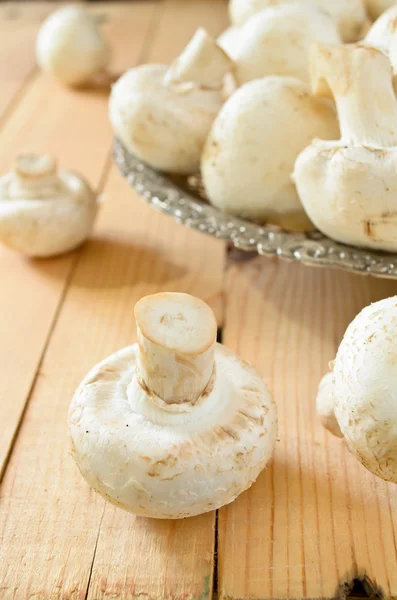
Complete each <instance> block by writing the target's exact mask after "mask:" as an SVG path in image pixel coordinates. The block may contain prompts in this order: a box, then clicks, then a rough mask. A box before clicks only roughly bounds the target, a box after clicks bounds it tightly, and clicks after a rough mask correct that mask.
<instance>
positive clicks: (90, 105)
mask: <svg viewBox="0 0 397 600" xmlns="http://www.w3.org/2000/svg"><path fill="white" fill-rule="evenodd" d="M53 7H54V6H53ZM101 7H102V11H106V12H107V13H108V14H109V17H110V20H109V25H108V26H107V27H108V35H109V39H111V40H112V43H113V47H114V65H115V68H120V69H121V68H126V67H127V66H128V65H130V64H133V63H134V62H136V61H137V60H138V59H139V56H140V53H141V52H142V49H143V45H144V42H145V39H146V34H147V33H148V31H149V26H150V23H151V19H152V16H153V10H154V4H153V3H145V4H138V5H136V6H135V5H134V6H130V7H128V6H125V5H114V6H110V7H109V6H108V5H106V4H104V5H101ZM18 10H21V9H20V8H19V9H18ZM29 10H30V9H29ZM126 22H128V23H129V27H128V29H127V27H126ZM31 52H33V46H32V48H31ZM0 77H1V69H0ZM111 145H112V132H111V128H110V125H109V123H108V120H107V96H106V95H105V94H103V93H102V92H92V91H91V92H90V91H85V92H83V91H79V92H77V91H74V90H69V89H65V88H63V87H61V86H59V85H57V84H56V83H55V82H54V81H52V80H50V79H49V78H48V77H46V76H37V77H36V78H35V80H34V81H32V82H31V85H30V87H29V89H28V91H27V92H26V94H25V95H24V97H23V98H21V99H20V102H19V103H18V105H17V106H16V108H15V110H14V111H13V113H12V115H11V116H10V118H9V119H8V120H7V122H6V124H5V125H4V127H3V129H2V131H1V133H0V172H1V173H4V172H6V171H7V170H9V168H10V166H11V162H12V160H13V158H14V157H15V155H16V154H18V153H22V152H29V151H36V152H37V151H38V152H40V151H44V152H51V153H53V154H54V155H55V156H57V157H58V159H59V162H60V164H61V165H63V166H67V167H68V168H72V169H76V170H77V171H79V172H81V173H83V174H84V175H85V176H86V177H87V179H88V180H89V181H90V182H91V183H92V185H94V186H96V187H97V188H98V186H100V181H101V178H102V175H103V173H104V169H105V167H106V164H107V161H108V160H109V156H110V152H111ZM77 255H78V251H77V252H75V253H72V254H69V255H67V256H64V257H61V258H56V259H52V260H26V259H23V258H22V257H20V256H18V255H16V254H15V253H13V252H10V251H7V250H5V249H3V248H1V249H0V270H1V285H2V289H4V290H7V293H5V294H1V295H0V339H1V344H0V363H1V365H2V369H4V372H5V373H7V374H8V375H7V377H6V378H5V377H1V378H0V423H1V428H0V478H1V474H2V471H3V469H4V465H5V461H6V459H7V455H8V452H9V449H10V447H11V444H12V441H13V438H14V434H15V431H16V429H17V427H18V423H19V420H20V417H21V414H22V412H23V409H24V406H25V403H26V399H27V397H28V394H29V390H30V388H31V385H32V382H33V380H34V377H35V373H36V371H37V367H38V365H39V362H40V358H41V356H42V353H43V350H44V347H45V344H46V341H47V339H48V335H49V332H50V330H51V326H52V323H53V321H54V318H55V316H56V314H57V310H58V307H59V303H60V301H61V299H62V295H63V293H64V290H65V286H66V284H67V281H68V276H69V274H70V272H71V269H72V267H73V264H74V263H75V260H76V257H77ZM26 290H29V292H28V294H29V300H28V301H27V298H26Z"/></svg>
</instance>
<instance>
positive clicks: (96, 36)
mask: <svg viewBox="0 0 397 600" xmlns="http://www.w3.org/2000/svg"><path fill="white" fill-rule="evenodd" d="M100 23H101V19H100V18H98V17H96V16H94V15H91V14H89V13H88V12H86V10H85V9H84V8H83V7H82V6H78V5H71V6H65V7H63V8H60V9H58V10H57V11H55V12H54V13H52V14H51V15H50V16H49V17H48V18H47V19H46V20H45V21H44V23H43V25H42V26H41V28H40V31H39V34H38V36H37V42H36V58H37V62H38V64H39V66H40V67H41V68H42V69H43V71H46V72H48V73H50V74H51V75H53V76H54V77H55V78H56V79H58V80H59V81H61V82H62V83H63V84H65V85H70V86H76V85H80V84H83V83H87V82H89V81H90V80H93V79H94V78H95V77H96V76H98V75H101V74H103V73H106V67H107V65H108V63H109V60H110V48H109V45H108V44H107V42H106V41H105V40H104V38H103V36H102V33H101V30H100Z"/></svg>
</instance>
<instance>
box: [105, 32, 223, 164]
mask: <svg viewBox="0 0 397 600" xmlns="http://www.w3.org/2000/svg"><path fill="white" fill-rule="evenodd" d="M231 68H232V61H231V59H230V58H229V57H228V56H227V55H226V53H225V52H224V51H223V50H222V49H221V48H220V47H219V46H218V45H217V44H216V42H215V40H213V39H212V38H211V37H210V36H209V35H208V34H207V33H206V32H205V31H204V30H203V29H199V30H198V31H197V33H196V35H195V36H194V37H193V39H192V40H191V42H190V43H189V44H188V46H187V47H186V48H185V50H184V52H183V53H182V54H181V56H180V57H179V58H178V59H176V61H174V63H172V65H171V66H170V67H169V68H167V67H165V66H163V65H143V66H140V67H137V68H135V69H131V70H130V71H128V72H127V73H126V74H125V75H123V76H122V77H121V78H120V80H119V81H118V82H117V83H116V84H115V85H114V87H113V90H112V94H111V98H110V105H109V114H110V121H111V123H112V126H113V129H114V131H115V134H116V136H117V137H118V138H119V139H120V140H121V141H122V143H123V144H124V145H125V146H126V148H127V149H128V150H130V151H131V152H132V153H133V154H135V155H136V156H137V157H138V158H140V159H141V160H143V161H145V162H146V163H148V164H149V165H151V166H152V167H154V168H156V169H160V170H162V171H168V172H173V173H181V174H187V173H192V172H194V171H196V170H197V169H198V167H199V164H200V155H201V151H202V148H203V145H204V142H205V139H206V137H207V135H208V132H209V130H210V128H211V125H212V123H213V121H214V119H215V117H216V115H217V113H218V112H219V110H220V108H221V106H222V104H223V100H224V99H223V93H222V88H223V79H224V76H225V74H226V73H227V72H228V71H229V70H230V69H231Z"/></svg>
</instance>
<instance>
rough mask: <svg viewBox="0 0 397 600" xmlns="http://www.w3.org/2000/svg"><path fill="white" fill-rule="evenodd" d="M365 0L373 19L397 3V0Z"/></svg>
mask: <svg viewBox="0 0 397 600" xmlns="http://www.w3.org/2000/svg"><path fill="white" fill-rule="evenodd" d="M364 2H365V5H366V8H367V11H368V14H369V16H370V17H371V19H373V20H375V19H377V18H378V17H380V15H381V14H382V13H384V12H385V11H386V10H388V9H389V8H391V7H392V6H395V4H396V0H364Z"/></svg>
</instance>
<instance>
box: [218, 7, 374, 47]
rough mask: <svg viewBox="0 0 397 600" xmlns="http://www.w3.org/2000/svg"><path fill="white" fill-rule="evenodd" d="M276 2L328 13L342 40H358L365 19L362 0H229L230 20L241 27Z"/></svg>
mask: <svg viewBox="0 0 397 600" xmlns="http://www.w3.org/2000/svg"><path fill="white" fill-rule="evenodd" d="M278 4H307V5H309V6H313V7H315V8H319V9H321V10H323V11H324V12H326V13H328V14H330V15H331V16H332V17H333V19H334V20H335V22H336V23H337V25H338V27H339V31H340V34H341V36H342V39H343V41H344V42H354V41H356V40H359V39H360V38H361V34H362V29H363V26H364V25H365V23H366V21H367V14H366V11H365V7H364V3H363V0H332V2H331V0H230V2H229V12H230V19H231V22H232V24H233V25H236V26H237V27H241V25H243V24H244V23H245V22H246V21H247V20H248V19H249V18H250V17H251V16H252V15H255V14H257V13H259V12H261V11H263V10H264V9H267V8H268V7H270V6H275V5H278Z"/></svg>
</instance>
